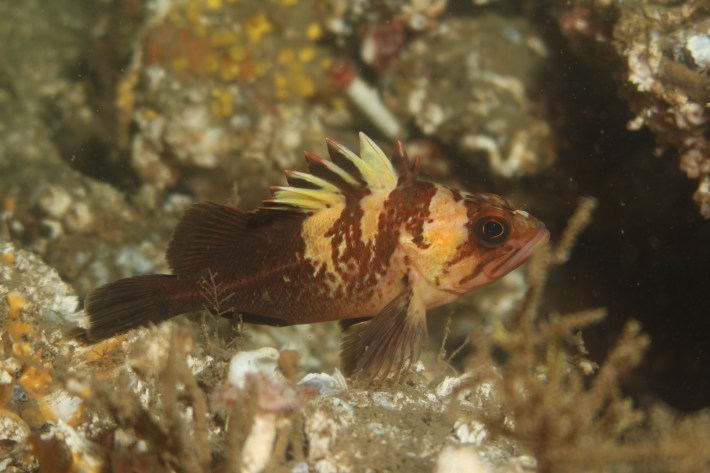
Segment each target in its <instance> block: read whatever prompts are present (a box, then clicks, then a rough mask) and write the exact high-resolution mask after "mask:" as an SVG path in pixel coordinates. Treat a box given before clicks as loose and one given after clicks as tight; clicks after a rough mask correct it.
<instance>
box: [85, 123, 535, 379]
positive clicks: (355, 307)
mask: <svg viewBox="0 0 710 473" xmlns="http://www.w3.org/2000/svg"><path fill="white" fill-rule="evenodd" d="M359 138H360V143H359V144H360V153H359V155H358V154H356V153H355V152H353V151H351V150H349V149H348V148H346V147H345V146H343V145H342V144H340V143H338V142H337V141H335V140H332V139H329V138H326V145H327V150H328V154H329V157H330V159H325V158H323V157H320V156H317V155H316V154H313V153H310V152H306V153H305V159H306V163H307V167H308V172H301V171H286V173H285V174H286V181H287V185H282V186H274V187H272V188H271V194H272V196H271V198H270V199H267V200H264V201H263V204H262V205H261V206H260V207H258V208H256V209H254V210H251V211H248V212H245V211H242V210H239V209H237V208H235V207H232V206H229V205H224V204H220V203H215V202H202V203H197V204H194V205H192V206H191V207H190V208H188V209H187V210H186V212H185V214H184V215H183V216H182V219H181V220H180V221H179V223H178V224H177V226H176V227H175V229H174V231H173V234H172V237H171V239H170V241H169V243H168V246H167V251H166V260H167V263H168V265H169V266H170V268H171V271H172V274H153V275H142V276H134V277H129V278H125V279H119V280H117V281H114V282H110V283H108V284H105V285H103V286H100V287H99V288H97V289H95V290H94V291H93V292H92V293H90V294H89V296H88V297H87V298H86V301H85V307H84V312H85V314H86V316H87V319H88V324H87V326H86V327H84V328H83V337H84V338H85V339H87V340H89V341H90V342H98V341H101V340H104V339H106V338H110V337H113V336H115V335H117V334H120V333H123V332H126V331H128V330H130V329H133V328H136V327H140V326H146V325H151V324H158V323H160V322H162V321H165V320H167V319H170V318H172V317H174V316H177V315H179V314H183V313H187V312H196V311H201V310H204V309H208V310H210V311H211V312H213V313H218V314H220V315H222V314H232V315H234V314H240V316H241V317H242V320H243V322H246V323H253V324H263V325H271V326H287V325H296V324H310V323H316V322H326V321H339V322H340V325H341V328H342V329H343V339H342V342H341V354H340V356H341V367H342V369H343V372H344V373H345V374H346V375H347V376H354V375H359V374H362V375H365V376H367V377H369V378H372V379H378V378H380V379H383V378H386V377H389V376H392V375H400V374H402V373H404V372H406V371H407V370H409V369H410V368H411V366H412V365H413V363H415V362H416V361H417V360H418V359H419V357H420V355H421V351H422V347H423V345H424V344H425V342H426V340H427V338H428V336H427V324H426V312H427V310H428V309H431V308H434V307H437V306H441V305H443V304H447V303H450V302H452V301H454V300H456V299H457V298H459V297H461V296H462V295H464V294H466V293H469V292H471V291H473V290H475V289H478V288H480V287H483V286H486V285H488V284H491V283H493V282H494V281H496V280H498V279H500V278H502V277H503V276H505V275H506V274H507V273H509V272H510V271H512V270H513V269H515V268H517V267H518V266H520V265H521V264H523V263H524V262H525V261H526V260H527V259H528V258H529V256H530V255H531V253H532V252H533V250H534V249H535V248H537V247H538V246H540V245H542V244H544V243H545V242H547V241H548V239H549V232H548V230H547V229H546V228H545V225H544V224H543V223H542V222H540V221H539V220H538V219H536V218H535V217H533V216H532V215H530V214H529V213H527V212H526V211H524V210H518V209H514V208H513V207H511V206H510V205H509V204H508V203H507V202H506V201H505V200H504V199H503V198H502V197H500V196H498V195H495V194H490V193H478V194H473V193H469V192H465V191H463V190H457V189H454V188H451V187H447V186H445V185H440V184H436V183H432V182H427V181H425V180H420V179H419V158H418V157H416V158H414V159H413V160H410V159H409V157H408V156H407V153H406V151H405V149H404V146H403V145H402V143H401V142H400V141H397V142H396V143H395V145H394V147H393V151H392V153H391V154H390V157H388V156H387V155H386V154H385V153H384V152H383V151H382V149H380V147H378V145H377V144H376V143H375V142H374V141H373V140H372V139H370V138H369V137H368V136H366V135H365V134H364V133H360V135H359ZM205 288H213V289H215V290H214V291H213V296H215V297H210V295H209V294H205ZM217 296H219V297H217Z"/></svg>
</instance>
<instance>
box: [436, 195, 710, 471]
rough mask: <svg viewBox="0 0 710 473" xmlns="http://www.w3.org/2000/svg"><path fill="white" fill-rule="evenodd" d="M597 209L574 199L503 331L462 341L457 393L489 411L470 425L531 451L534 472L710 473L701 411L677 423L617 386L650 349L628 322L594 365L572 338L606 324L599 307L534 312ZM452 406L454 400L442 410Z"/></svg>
mask: <svg viewBox="0 0 710 473" xmlns="http://www.w3.org/2000/svg"><path fill="white" fill-rule="evenodd" d="M595 206H596V201H595V200H594V199H589V198H587V199H582V200H581V202H580V205H579V206H578V209H577V211H576V212H575V214H574V215H573V216H572V218H571V219H570V221H569V223H568V225H567V229H566V230H565V232H564V234H563V236H562V237H561V239H560V241H559V243H558V244H557V245H556V246H554V247H550V246H549V245H548V246H546V247H544V248H542V249H541V251H539V252H537V254H535V255H534V256H533V258H532V259H531V261H530V263H529V266H528V268H527V270H528V280H529V289H528V291H527V294H526V297H525V299H524V302H523V304H522V306H521V308H520V309H519V311H518V312H517V313H516V314H515V316H514V317H512V318H511V320H510V321H509V324H508V325H507V326H503V325H502V324H501V325H500V326H499V327H498V328H497V329H496V330H494V332H493V334H492V335H490V336H486V335H484V334H481V333H479V332H474V333H472V334H471V335H470V339H471V342H472V344H473V345H474V346H475V347H476V351H475V353H474V355H472V357H471V358H470V360H469V361H468V365H467V375H469V376H470V378H469V379H468V381H467V382H466V383H464V384H462V385H460V386H459V387H458V389H457V390H456V393H457V394H461V393H462V392H463V391H465V390H468V389H471V388H473V387H477V386H478V387H480V386H481V385H482V384H484V383H485V384H487V385H488V387H489V388H490V390H491V392H492V393H493V400H494V402H493V407H492V408H491V406H487V407H486V409H485V410H478V411H476V412H474V413H473V417H474V418H475V420H477V421H479V422H482V423H483V424H484V425H485V426H486V428H487V430H488V431H489V432H490V433H492V434H495V435H499V436H502V437H504V438H507V439H508V440H511V441H512V442H513V443H514V444H516V445H519V446H520V447H521V448H524V449H526V450H527V451H528V452H529V453H531V454H532V455H533V456H534V457H535V458H536V460H537V465H538V471H539V472H540V473H551V472H561V471H578V472H583V471H629V470H632V471H671V472H694V471H710V413H709V412H708V411H701V412H699V413H696V414H694V415H689V416H686V417H683V418H680V417H678V416H677V415H676V414H674V413H673V411H671V410H670V409H669V408H666V407H664V406H661V405H655V406H652V407H651V408H649V409H645V410H643V409H640V408H637V407H636V406H635V405H634V402H633V400H632V399H631V398H629V397H627V396H626V395H624V393H623V391H622V389H621V387H620V381H621V380H622V379H623V377H624V376H625V375H627V374H628V373H629V372H630V371H631V370H633V369H634V367H636V366H637V365H638V364H639V363H640V361H641V360H642V358H643V355H644V352H645V351H646V349H647V347H648V346H649V344H650V339H649V337H648V336H647V335H645V334H644V333H643V332H642V330H641V325H640V324H639V323H638V322H637V321H635V320H629V321H628V322H627V323H626V325H625V327H624V328H623V330H622V332H621V334H620V336H619V338H618V340H617V342H616V345H615V346H614V347H613V348H612V349H611V350H610V351H609V352H608V353H607V355H606V358H605V360H604V361H603V362H602V363H601V364H600V365H597V364H596V363H594V362H593V361H592V360H590V359H589V356H588V355H589V354H588V352H587V350H586V348H585V346H584V341H583V339H582V335H581V332H580V330H581V329H584V328H586V327H588V326H590V325H592V324H595V323H597V322H599V321H600V320H601V319H602V318H604V317H605V315H606V313H605V310H604V309H590V310H585V311H582V312H577V313H573V314H567V315H564V316H561V315H558V314H550V315H548V316H546V317H544V316H541V315H540V314H539V312H540V301H541V297H542V295H543V291H544V288H545V284H546V280H547V276H548V274H549V272H550V271H551V270H553V269H554V268H555V266H558V265H560V264H563V263H564V262H566V261H567V260H568V259H569V256H570V253H571V250H572V247H573V246H574V242H575V240H576V238H577V236H578V235H579V234H580V232H581V231H582V230H583V229H584V228H585V227H586V225H587V224H588V223H589V222H590V220H591V214H592V211H593V209H594V208H595ZM454 399H457V396H454ZM460 408H461V407H460V405H459V404H458V402H453V403H452V404H451V406H450V409H454V410H457V409H460Z"/></svg>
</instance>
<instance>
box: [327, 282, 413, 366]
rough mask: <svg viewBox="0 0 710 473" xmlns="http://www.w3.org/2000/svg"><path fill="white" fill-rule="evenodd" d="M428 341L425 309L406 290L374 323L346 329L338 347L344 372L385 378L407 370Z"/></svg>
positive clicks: (376, 317) (362, 323)
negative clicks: (423, 344)
mask: <svg viewBox="0 0 710 473" xmlns="http://www.w3.org/2000/svg"><path fill="white" fill-rule="evenodd" d="M426 338H427V328H426V309H425V307H424V304H423V303H422V301H421V300H420V299H419V297H417V295H416V294H414V292H413V290H412V287H411V286H408V287H407V288H406V289H404V290H403V291H402V292H401V293H400V294H399V295H398V296H397V297H396V298H395V299H393V300H392V301H391V302H390V303H389V304H387V305H386V306H385V308H384V309H382V311H381V312H380V313H379V314H378V315H377V316H375V317H374V318H373V319H371V320H368V321H365V322H360V323H356V324H354V325H353V326H351V327H350V328H349V329H348V332H347V333H346V334H345V338H344V339H343V343H342V345H341V351H340V359H341V365H342V368H343V371H344V372H345V374H346V375H348V376H350V375H353V374H356V373H358V372H363V373H364V374H365V375H366V376H368V377H370V378H386V377H387V376H388V375H389V374H391V373H396V374H399V373H401V372H403V371H405V370H408V369H409V368H410V367H411V366H412V364H413V363H415V362H416V361H417V360H418V359H419V355H420V354H421V351H422V343H423V341H424V339H426Z"/></svg>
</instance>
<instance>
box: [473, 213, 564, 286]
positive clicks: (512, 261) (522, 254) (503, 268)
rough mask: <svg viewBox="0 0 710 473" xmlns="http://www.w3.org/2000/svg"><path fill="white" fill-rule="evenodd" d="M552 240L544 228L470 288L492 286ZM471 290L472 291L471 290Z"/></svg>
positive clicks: (485, 270) (477, 277)
mask: <svg viewBox="0 0 710 473" xmlns="http://www.w3.org/2000/svg"><path fill="white" fill-rule="evenodd" d="M549 240H550V232H549V231H548V230H547V229H546V228H545V227H542V228H540V230H538V232H537V233H536V234H535V236H534V237H532V238H531V239H530V241H528V242H527V243H526V244H524V245H523V246H521V247H520V248H518V249H517V250H516V251H514V252H513V253H512V254H510V255H509V256H508V257H507V258H504V259H503V261H501V262H500V263H499V264H492V265H489V266H488V267H487V268H484V270H483V271H482V272H481V273H480V274H479V275H478V276H476V277H475V278H473V280H472V281H471V283H469V287H472V288H476V287H481V286H485V285H487V284H490V283H492V282H494V281H496V280H498V279H500V278H502V277H503V276H505V275H506V274H508V273H509V272H511V271H512V270H514V269H515V268H517V267H518V266H520V265H521V264H523V263H524V262H525V261H526V260H527V259H528V258H529V257H530V255H531V254H532V252H533V251H535V249H536V248H537V247H538V246H542V245H544V244H545V243H547V242H548V241H549ZM469 290H470V289H469Z"/></svg>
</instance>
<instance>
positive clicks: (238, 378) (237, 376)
mask: <svg viewBox="0 0 710 473" xmlns="http://www.w3.org/2000/svg"><path fill="white" fill-rule="evenodd" d="M278 360H279V351H278V350H277V349H276V348H271V347H264V348H260V349H258V350H254V351H242V352H239V353H237V354H236V355H234V356H233V357H232V360H231V361H230V362H229V374H228V375H227V382H228V383H229V384H232V385H234V386H237V387H239V388H244V382H245V379H246V377H247V375H248V374H256V373H262V374H265V375H268V376H273V375H274V374H275V373H276V368H277V364H278Z"/></svg>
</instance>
